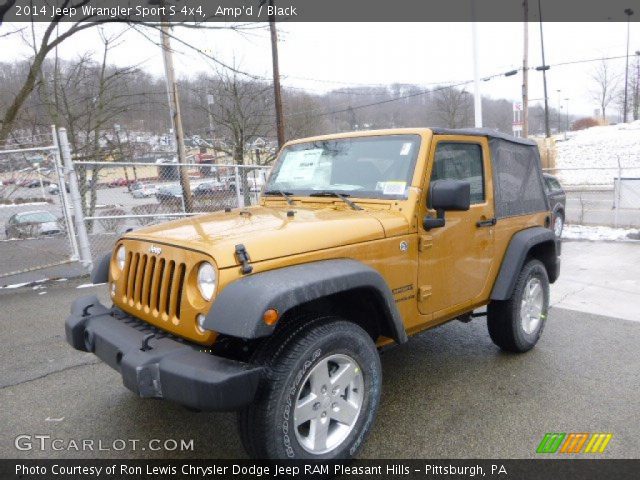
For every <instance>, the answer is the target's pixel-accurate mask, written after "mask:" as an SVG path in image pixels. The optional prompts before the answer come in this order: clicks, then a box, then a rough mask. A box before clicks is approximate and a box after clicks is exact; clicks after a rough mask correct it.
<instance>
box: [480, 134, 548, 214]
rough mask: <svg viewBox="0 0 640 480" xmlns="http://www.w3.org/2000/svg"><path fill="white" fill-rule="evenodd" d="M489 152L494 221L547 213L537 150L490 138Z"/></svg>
mask: <svg viewBox="0 0 640 480" xmlns="http://www.w3.org/2000/svg"><path fill="white" fill-rule="evenodd" d="M489 148H490V149H491V157H492V160H493V185H494V188H495V192H494V197H495V206H496V218H505V217H514V216H518V215H526V214H530V213H535V212H542V211H545V210H548V208H549V207H548V204H547V195H546V193H545V190H544V187H543V185H544V180H543V177H542V170H541V168H540V155H539V152H538V147H537V146H536V145H527V144H522V143H517V142H511V141H509V140H504V139H501V138H491V139H490V140H489Z"/></svg>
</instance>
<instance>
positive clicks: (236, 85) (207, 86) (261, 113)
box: [192, 70, 273, 204]
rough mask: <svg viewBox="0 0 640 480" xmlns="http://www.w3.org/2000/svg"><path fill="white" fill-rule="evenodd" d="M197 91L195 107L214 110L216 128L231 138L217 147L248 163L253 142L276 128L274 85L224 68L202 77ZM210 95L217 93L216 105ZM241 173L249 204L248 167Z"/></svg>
mask: <svg viewBox="0 0 640 480" xmlns="http://www.w3.org/2000/svg"><path fill="white" fill-rule="evenodd" d="M193 91H194V92H193V93H195V94H196V98H199V99H200V101H199V103H198V104H197V105H192V107H194V108H199V109H200V110H203V109H204V110H205V111H206V112H207V114H211V117H212V118H213V122H214V123H215V125H216V131H217V132H219V134H220V135H221V136H222V137H224V138H226V139H227V140H228V141H229V147H228V148H227V147H225V146H224V145H223V144H219V145H216V148H217V149H218V150H221V151H223V152H224V153H226V154H227V155H230V156H231V158H232V159H233V162H234V163H235V164H236V165H245V164H246V163H247V160H248V158H247V147H248V145H249V143H250V142H252V141H253V140H256V139H257V138H258V137H266V136H268V135H269V133H270V132H271V131H273V130H272V129H273V122H272V119H273V116H272V115H271V113H270V110H271V107H272V104H273V102H272V100H271V94H272V89H271V86H270V85H269V84H268V83H265V82H259V81H257V80H244V79H240V78H239V75H238V73H236V72H234V71H223V70H220V71H218V72H217V75H216V77H212V78H207V77H202V78H200V82H199V83H198V86H197V87H195V88H194V89H193ZM207 95H213V98H214V102H213V108H211V107H210V105H209V103H208V102H206V101H205V100H206V96H207ZM262 160H266V159H262ZM240 174H241V175H240V176H241V178H240V179H236V185H237V186H239V185H242V190H243V192H244V196H245V203H246V204H248V203H249V201H250V192H249V188H248V186H247V169H246V168H242V169H240ZM238 180H240V181H238ZM236 188H237V187H236Z"/></svg>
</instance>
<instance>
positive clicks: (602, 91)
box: [591, 58, 620, 122]
mask: <svg viewBox="0 0 640 480" xmlns="http://www.w3.org/2000/svg"><path fill="white" fill-rule="evenodd" d="M591 79H592V83H593V85H594V88H593V90H592V91H591V95H592V98H593V99H594V100H595V101H596V102H598V106H599V107H600V113H601V114H602V121H603V122H606V121H607V107H608V106H609V104H611V102H612V101H613V100H614V99H615V97H616V91H617V89H618V84H619V79H620V78H619V75H616V74H615V73H614V72H613V70H612V69H611V66H610V65H609V64H608V63H607V61H606V60H605V59H604V58H603V59H602V60H601V61H600V62H599V63H598V64H597V65H596V67H595V69H594V71H593V73H592V74H591Z"/></svg>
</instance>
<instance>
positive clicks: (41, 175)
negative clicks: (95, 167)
mask: <svg viewBox="0 0 640 480" xmlns="http://www.w3.org/2000/svg"><path fill="white" fill-rule="evenodd" d="M54 133H55V130H53V129H52V133H51V134H41V135H37V136H33V137H31V138H30V139H25V140H23V141H21V142H20V143H18V144H15V143H14V144H13V145H12V144H9V143H7V144H6V145H4V147H5V148H2V149H0V242H1V243H0V279H6V278H8V277H12V276H17V275H20V274H25V273H27V272H34V271H37V270H42V269H45V268H48V267H54V266H59V265H64V264H67V263H71V262H73V261H75V260H77V256H78V254H77V244H76V239H75V235H74V229H73V228H71V229H69V228H67V223H68V212H69V208H68V204H69V201H68V196H67V192H68V190H67V189H66V188H65V187H62V188H61V185H65V182H64V181H63V171H62V169H61V157H60V150H59V148H58V143H57V138H56V136H55V135H54Z"/></svg>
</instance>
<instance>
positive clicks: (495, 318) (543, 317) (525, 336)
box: [487, 259, 549, 353]
mask: <svg viewBox="0 0 640 480" xmlns="http://www.w3.org/2000/svg"><path fill="white" fill-rule="evenodd" d="M534 278H535V279H537V280H538V281H539V283H540V286H541V289H542V296H543V297H542V298H543V300H542V311H541V314H540V316H539V318H540V321H539V322H538V325H537V327H536V328H535V329H533V330H532V331H531V332H527V331H526V330H525V328H524V326H523V321H522V319H521V309H522V299H523V295H524V294H525V288H526V286H527V285H528V284H529V281H530V280H531V279H534ZM548 310H549V277H548V276H547V270H546V268H545V267H544V265H543V264H542V262H540V261H539V260H536V259H531V260H529V261H527V262H526V263H525V265H524V267H522V270H521V271H520V275H519V276H518V280H517V281H516V285H515V287H514V289H513V293H512V294H511V298H509V299H508V300H504V301H495V300H494V301H492V302H491V303H489V306H488V307H487V326H488V327H489V336H490V337H491V340H492V341H493V343H495V344H496V345H497V346H498V347H500V348H501V349H502V350H506V351H508V352H515V353H522V352H526V351H528V350H531V349H532V348H533V347H534V346H535V345H536V343H537V342H538V340H539V339H540V336H541V335H542V331H543V330H544V326H545V324H546V323H547V313H548Z"/></svg>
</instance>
